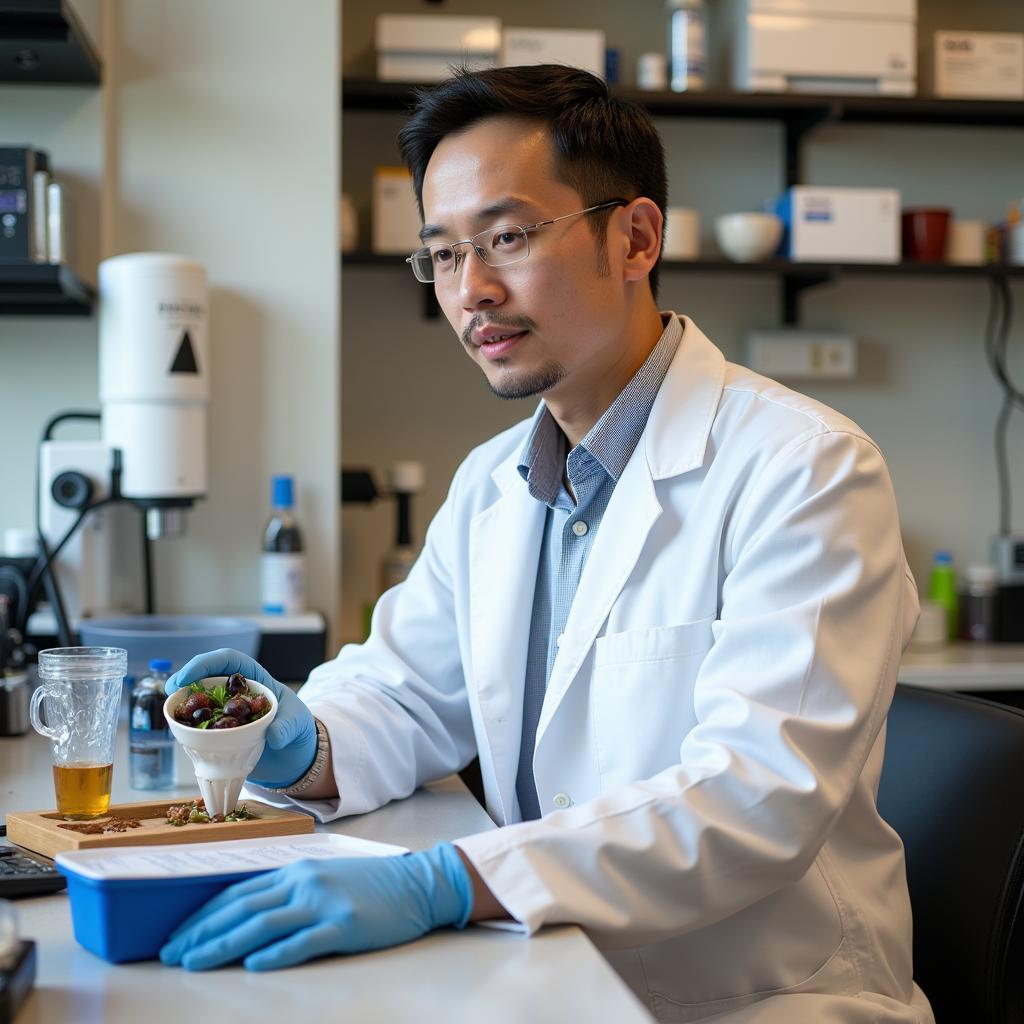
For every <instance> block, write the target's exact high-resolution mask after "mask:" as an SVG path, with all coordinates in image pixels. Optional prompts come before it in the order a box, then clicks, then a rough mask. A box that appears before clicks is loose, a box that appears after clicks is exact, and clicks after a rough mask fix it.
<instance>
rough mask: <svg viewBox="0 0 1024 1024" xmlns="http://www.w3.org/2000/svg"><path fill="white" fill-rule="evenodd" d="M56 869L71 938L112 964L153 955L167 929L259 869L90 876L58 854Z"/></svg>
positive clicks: (175, 926)
mask: <svg viewBox="0 0 1024 1024" xmlns="http://www.w3.org/2000/svg"><path fill="white" fill-rule="evenodd" d="M197 855H198V851H197ZM57 869H58V870H59V871H60V872H61V874H63V875H64V876H65V877H66V878H67V880H68V897H69V900H70V902H71V924H72V928H73V931H74V935H75V938H76V939H77V940H78V942H79V943H80V944H81V945H82V946H84V947H85V948H86V949H87V950H89V952H90V953H95V954H96V955H97V956H99V957H102V958H103V959H104V960H108V961H109V962H110V963H112V964H123V963H129V962H131V961H133V960H154V959H156V957H157V954H158V953H159V952H160V947H161V946H163V944H164V943H165V942H166V941H167V939H168V937H169V936H170V934H171V932H173V931H174V929H175V928H177V927H178V925H179V924H181V922H182V921H184V920H185V918H186V917H188V916H189V914H191V913H192V912H193V911H194V910H198V909H199V907H201V906H202V905H203V904H204V903H205V902H206V901H207V900H209V899H211V898H212V897H214V896H216V895H217V893H219V892H220V891H221V890H222V889H226V888H227V887H228V886H229V885H231V884H232V883H234V882H240V881H241V880H242V879H243V878H250V877H252V876H253V875H259V874H263V872H262V871H243V872H239V873H237V874H232V875H204V876H200V877H196V878H128V879H95V878H86V877H84V876H83V875H80V874H78V872H76V871H75V870H73V869H72V868H71V867H69V866H68V865H67V864H62V863H61V861H60V858H59V857H58V860H57ZM267 870H270V869H269V868H268V869H267Z"/></svg>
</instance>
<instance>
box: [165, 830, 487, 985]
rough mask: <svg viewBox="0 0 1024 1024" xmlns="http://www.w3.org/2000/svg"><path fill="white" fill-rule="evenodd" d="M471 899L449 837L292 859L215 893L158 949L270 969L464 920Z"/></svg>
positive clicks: (173, 959)
mask: <svg viewBox="0 0 1024 1024" xmlns="http://www.w3.org/2000/svg"><path fill="white" fill-rule="evenodd" d="M472 907H473V886H472V882H471V881H470V877H469V872H468V871H467V870H466V868H465V865H463V863H462V860H461V858H460V857H459V854H458V853H457V851H456V849H455V847H454V846H452V845H451V843H438V845H437V846H435V847H434V848H433V849H430V850H426V851H425V852H423V853H410V854H406V855H405V856H403V857H337V858H334V857H332V858H330V859H328V860H300V861H296V862H295V863H294V864H289V865H288V866H287V867H283V868H278V869H277V870H276V871H268V872H266V873H265V874H262V875H257V876H256V877H255V878H248V879H246V880H245V881H244V882H238V883H237V884H235V885H232V886H231V887H230V888H228V889H225V890H224V891H223V892H220V893H218V894H217V895H216V896H214V897H213V899H212V900H210V902H209V903H207V904H206V906H204V907H202V908H201V909H200V910H197V911H196V912H195V913H194V914H193V915H192V916H191V917H189V918H188V919H187V920H186V921H184V922H183V923H182V924H181V925H179V926H178V928H176V929H175V930H174V932H173V933H172V934H171V937H170V938H169V939H168V940H167V944H166V945H165V946H164V947H163V949H161V950H160V959H161V960H162V961H163V963H165V964H167V965H169V966H174V965H176V964H180V965H181V966H182V967H184V968H186V970H190V971H203V970H207V969H208V968H211V967H221V966H223V965H224V964H229V963H232V962H234V961H237V960H242V961H243V963H244V964H245V966H246V967H247V968H249V970H251V971H268V970H273V969H275V968H278V967H292V966H294V965H295V964H301V963H304V962H305V961H306V960H311V959H313V958H314V957H318V956H324V955H326V954H328V953H362V952H364V951H366V950H370V949H382V948H384V947H385V946H397V945H399V944H400V943H403V942H411V941H412V940H413V939H418V938H419V937H420V936H421V935H426V933H427V932H429V931H433V929H435V928H442V927H444V926H445V925H449V924H453V925H455V926H456V927H457V928H462V927H464V926H465V924H466V922H467V921H468V920H469V914H470V911H471V910H472Z"/></svg>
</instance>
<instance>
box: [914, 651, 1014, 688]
mask: <svg viewBox="0 0 1024 1024" xmlns="http://www.w3.org/2000/svg"><path fill="white" fill-rule="evenodd" d="M899 680H900V682H901V683H911V684H912V685H914V686H927V687H931V688H932V689H935V690H1024V644H972V643H955V644H948V645H947V646H945V647H939V648H937V649H935V650H914V649H913V648H911V649H910V650H908V651H907V652H906V653H905V654H904V655H903V660H902V661H901V662H900V673H899Z"/></svg>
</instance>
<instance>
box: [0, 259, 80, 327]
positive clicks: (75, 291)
mask: <svg viewBox="0 0 1024 1024" xmlns="http://www.w3.org/2000/svg"><path fill="white" fill-rule="evenodd" d="M94 298H95V293H94V292H93V290H92V288H90V287H89V285H87V284H86V283H85V282H84V281H82V280H81V279H80V278H79V277H78V276H77V275H76V274H75V273H74V271H72V270H71V268H70V267H66V266H58V265H55V264H52V263H0V316H91V315H92V304H93V299H94Z"/></svg>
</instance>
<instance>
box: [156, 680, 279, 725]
mask: <svg viewBox="0 0 1024 1024" xmlns="http://www.w3.org/2000/svg"><path fill="white" fill-rule="evenodd" d="M269 710H270V701H269V700H268V699H267V698H266V697H264V696H263V694H262V693H256V692H255V691H253V690H250V689H249V684H248V683H246V681H245V677H244V676H243V675H241V674H240V673H238V672H236V673H235V674H234V675H233V676H231V677H230V678H229V679H228V681H227V683H226V684H223V685H221V686H215V687H214V688H213V689H212V690H207V689H206V687H205V686H203V684H202V683H193V684H192V685H191V686H190V687H189V695H188V696H187V697H186V698H185V700H183V701H182V702H181V703H180V704H179V705H178V706H177V708H175V711H174V718H175V721H177V722H180V723H181V724H182V725H188V726H191V727H192V728H194V729H237V728H238V726H240V725H248V724H249V723H250V722H255V721H256V719H257V718H262V717H263V716H264V715H265V714H266V713H267V712H268V711H269Z"/></svg>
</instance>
